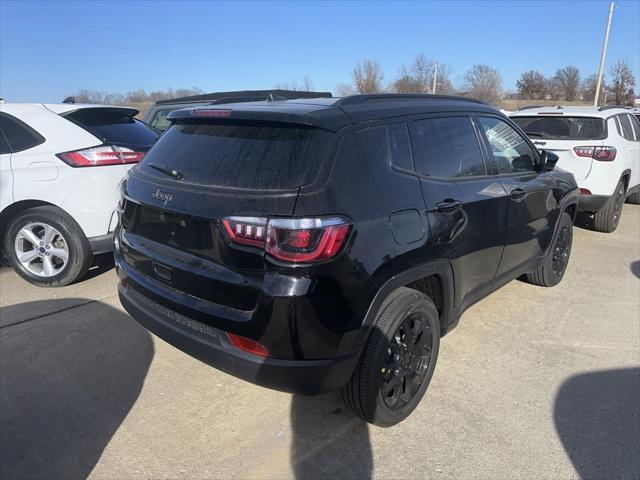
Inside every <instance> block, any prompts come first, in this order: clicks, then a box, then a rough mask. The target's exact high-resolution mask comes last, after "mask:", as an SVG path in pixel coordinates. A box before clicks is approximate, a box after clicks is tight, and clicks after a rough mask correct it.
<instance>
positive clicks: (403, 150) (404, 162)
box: [388, 123, 413, 170]
mask: <svg viewBox="0 0 640 480" xmlns="http://www.w3.org/2000/svg"><path fill="white" fill-rule="evenodd" d="M388 133H389V147H390V149H391V162H392V163H393V164H394V165H395V166H396V167H398V168H402V169H404V170H413V158H411V144H410V143H409V132H408V131H407V124H406V123H394V124H393V125H389V127H388Z"/></svg>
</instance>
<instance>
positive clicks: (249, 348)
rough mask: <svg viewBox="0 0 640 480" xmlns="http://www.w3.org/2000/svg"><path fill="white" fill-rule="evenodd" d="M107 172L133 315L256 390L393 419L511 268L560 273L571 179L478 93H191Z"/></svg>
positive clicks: (125, 293)
mask: <svg viewBox="0 0 640 480" xmlns="http://www.w3.org/2000/svg"><path fill="white" fill-rule="evenodd" d="M170 118H171V120H172V122H173V124H172V126H171V127H170V128H169V129H168V130H167V131H166V133H165V134H164V135H163V136H162V137H161V138H160V140H159V141H158V143H157V144H156V145H155V146H154V147H153V148H152V149H151V150H150V151H149V153H148V154H147V156H146V157H145V159H144V160H143V162H142V163H141V164H140V165H138V166H137V167H136V168H134V169H133V170H131V172H130V174H129V177H128V180H127V181H126V182H125V183H123V186H122V190H123V191H122V198H121V202H120V205H119V210H120V224H119V227H118V229H117V232H116V235H115V257H116V263H117V271H118V275H119V277H120V285H119V293H120V299H121V301H122V304H123V305H124V307H125V308H126V310H127V311H128V312H129V313H130V314H131V315H132V316H133V317H134V318H135V319H136V320H138V321H139V322H140V323H141V324H142V325H144V326H145V327H147V328H148V329H149V330H151V331H152V332H153V333H155V334H157V335H158V336H160V337H161V338H163V339H165V340H167V341H168V342H170V343H171V344H173V345H175V346H176V347H178V348H180V349H182V350H184V351H185V352H187V353H189V354H190V355H193V356H194V357H196V358H198V359H200V360H202V361H204V362H206V363H208V364H210V365H212V366H214V367H216V368H219V369H221V370H223V371H225V372H228V373H230V374H232V375H235V376H238V377H240V378H243V379H246V380H249V381H251V382H254V383H257V384H259V385H264V386H267V387H271V388H275V389H279V390H285V391H291V392H298V393H303V394H314V393H318V392H321V391H326V390H331V389H342V392H343V398H344V401H345V403H346V405H347V406H348V407H349V408H350V409H351V410H352V411H353V412H354V413H355V414H357V415H359V416H361V417H363V418H364V419H366V420H367V421H369V422H372V423H375V424H377V425H381V426H390V425H393V424H395V423H398V422H399V421H401V420H403V419H404V418H406V417H407V416H408V415H409V414H410V413H411V411H412V410H413V409H414V408H415V407H416V405H417V404H418V402H419V401H420V399H421V398H422V396H423V395H424V393H425V390H426V389H427V386H428V384H429V381H430V379H431V377H432V375H433V371H434V368H435V365H436V359H437V356H438V348H439V345H440V337H441V336H442V335H444V334H445V333H446V332H448V331H449V330H451V329H452V328H453V327H454V326H455V325H456V323H457V322H458V319H459V317H460V315H461V314H462V312H463V311H464V310H465V309H466V308H468V307H469V306H470V305H471V304H473V303H474V302H476V301H478V300H480V299H481V298H483V297H484V296H486V295H488V294H489V293H490V292H492V291H494V290H496V289H497V288H499V287H500V286H502V285H504V284H505V283H507V282H508V281H510V280H512V279H514V278H516V277H519V276H525V277H526V279H528V281H530V282H532V283H535V284H538V285H545V286H551V285H555V284H557V283H558V282H559V281H560V280H561V279H562V276H563V274H564V271H565V268H566V266H567V262H568V259H569V253H570V249H571V239H572V225H573V217H574V215H575V212H576V205H577V202H578V190H577V188H576V183H575V181H574V179H573V176H572V175H571V174H568V173H565V172H561V171H554V164H555V161H556V160H557V157H555V156H554V155H553V154H551V153H545V152H539V151H538V150H536V148H535V147H534V146H533V145H532V144H531V142H530V141H529V140H528V139H527V137H526V136H525V135H524V134H523V133H522V131H521V130H520V129H519V128H518V127H517V126H516V125H515V124H514V123H513V122H511V121H510V120H509V119H508V118H505V117H504V116H503V115H502V114H500V113H499V112H498V111H496V110H495V109H493V108H491V107H489V106H487V105H486V104H484V103H482V102H479V101H475V100H470V99H464V98H455V97H441V96H432V95H359V96H352V97H346V98H341V99H337V98H319V99H304V100H288V101H273V102H254V103H236V104H229V105H216V106H204V107H195V108H191V109H185V110H180V111H176V112H173V113H171V114H170Z"/></svg>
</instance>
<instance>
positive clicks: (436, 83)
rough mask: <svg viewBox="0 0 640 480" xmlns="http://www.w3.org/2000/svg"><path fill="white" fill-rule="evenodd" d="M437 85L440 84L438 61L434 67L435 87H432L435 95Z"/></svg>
mask: <svg viewBox="0 0 640 480" xmlns="http://www.w3.org/2000/svg"><path fill="white" fill-rule="evenodd" d="M436 85H438V62H436V64H435V67H434V69H433V88H432V89H431V93H433V94H434V95H435V94H436Z"/></svg>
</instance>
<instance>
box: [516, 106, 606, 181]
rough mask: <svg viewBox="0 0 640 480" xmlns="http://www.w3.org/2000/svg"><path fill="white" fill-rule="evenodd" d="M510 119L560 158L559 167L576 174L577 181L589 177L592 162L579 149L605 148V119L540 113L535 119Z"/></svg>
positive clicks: (539, 145) (537, 142)
mask: <svg viewBox="0 0 640 480" xmlns="http://www.w3.org/2000/svg"><path fill="white" fill-rule="evenodd" d="M511 119H512V120H513V121H514V122H515V123H517V124H518V125H519V126H520V128H521V129H522V130H524V132H525V133H526V134H527V135H528V136H529V138H531V140H532V141H533V143H534V144H535V145H536V146H537V147H538V148H539V149H540V150H547V151H551V152H553V153H555V154H556V155H558V157H559V160H558V163H557V165H558V167H560V168H562V169H563V170H566V171H568V172H571V173H573V175H574V176H575V177H576V179H583V178H586V177H587V176H588V175H589V172H590V171H591V164H592V162H593V159H592V158H590V157H585V156H578V155H577V153H576V150H575V148H576V147H598V146H603V145H604V142H603V140H604V139H605V138H606V137H607V132H606V124H605V121H604V119H602V118H595V117H582V116H571V115H563V114H562V113H556V112H553V113H544V112H543V113H539V114H537V115H535V116H534V115H532V116H526V117H525V116H514V117H511Z"/></svg>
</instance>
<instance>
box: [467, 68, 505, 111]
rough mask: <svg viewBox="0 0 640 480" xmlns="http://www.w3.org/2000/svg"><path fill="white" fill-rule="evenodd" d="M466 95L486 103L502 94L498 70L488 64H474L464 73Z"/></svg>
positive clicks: (494, 100)
mask: <svg viewBox="0 0 640 480" xmlns="http://www.w3.org/2000/svg"><path fill="white" fill-rule="evenodd" d="M464 80H465V84H466V88H467V90H468V95H469V96H471V97H474V98H478V99H480V100H484V101H485V102H487V103H494V102H496V101H497V100H499V99H500V95H501V94H502V77H501V76H500V72H498V71H497V70H494V69H493V68H491V67H489V66H488V65H474V66H473V67H472V68H471V70H469V71H468V72H467V73H466V74H465V75H464Z"/></svg>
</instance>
